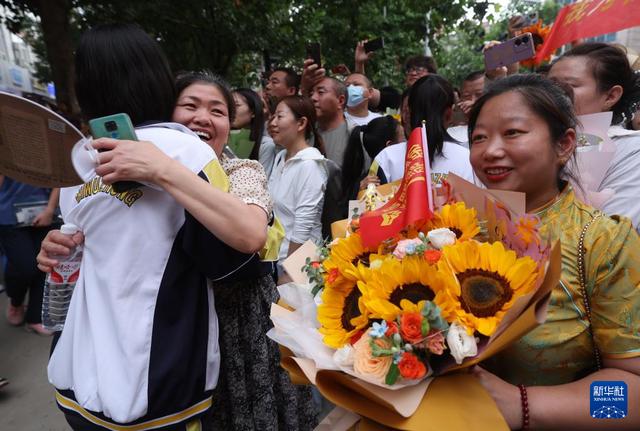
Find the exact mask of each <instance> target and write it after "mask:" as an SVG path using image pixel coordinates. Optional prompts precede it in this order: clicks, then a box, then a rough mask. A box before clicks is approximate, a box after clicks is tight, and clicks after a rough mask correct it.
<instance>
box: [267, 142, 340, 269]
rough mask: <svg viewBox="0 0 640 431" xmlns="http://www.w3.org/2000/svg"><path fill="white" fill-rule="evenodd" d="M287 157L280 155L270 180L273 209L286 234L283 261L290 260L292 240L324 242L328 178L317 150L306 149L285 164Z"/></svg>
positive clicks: (279, 258) (322, 159) (282, 254)
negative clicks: (325, 198)
mask: <svg viewBox="0 0 640 431" xmlns="http://www.w3.org/2000/svg"><path fill="white" fill-rule="evenodd" d="M286 155H287V152H286V151H281V152H279V153H278V154H276V158H275V161H274V164H273V170H272V171H271V177H270V178H269V192H270V193H271V197H272V198H273V204H274V206H273V210H274V212H275V214H276V217H278V219H279V220H280V223H282V225H283V227H284V231H285V238H284V239H283V241H282V245H281V246H280V254H279V257H278V260H279V261H282V260H283V259H284V258H286V257H287V252H288V251H289V243H290V242H291V241H293V242H295V243H298V244H303V243H305V242H306V241H307V240H309V239H311V240H313V241H316V242H317V241H320V240H321V239H322V224H321V220H320V218H321V215H322V204H323V203H324V192H325V189H326V186H327V179H328V171H327V167H326V164H325V161H326V159H325V158H324V157H323V156H322V154H321V153H320V151H318V149H317V148H314V147H309V148H305V149H304V150H302V151H299V152H298V153H297V154H296V155H295V156H293V157H292V158H290V159H289V160H287V161H286V162H285V157H286Z"/></svg>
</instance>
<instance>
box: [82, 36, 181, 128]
mask: <svg viewBox="0 0 640 431" xmlns="http://www.w3.org/2000/svg"><path fill="white" fill-rule="evenodd" d="M75 66H76V95H77V97H78V103H79V105H80V109H81V110H82V113H83V115H84V117H85V118H86V119H92V118H97V117H103V116H105V115H111V114H117V113H120V112H123V113H126V114H128V115H129V117H130V118H131V122H132V123H133V124H134V125H139V124H142V123H145V122H151V121H171V114H172V113H173V109H174V107H175V104H176V90H175V87H174V85H173V76H172V74H171V69H170V68H169V63H168V62H167V59H166V57H165V56H164V54H163V53H162V50H161V49H160V47H159V46H158V44H157V43H156V42H155V41H154V40H153V39H152V38H151V37H150V36H149V35H148V34H146V33H145V32H144V31H142V29H140V27H138V26H137V25H134V24H105V25H99V26H96V27H94V28H92V29H90V30H87V31H86V32H85V33H84V34H83V35H82V37H81V38H80V42H79V44H78V48H77V50H76V58H75Z"/></svg>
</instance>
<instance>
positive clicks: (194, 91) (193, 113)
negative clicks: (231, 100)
mask: <svg viewBox="0 0 640 431" xmlns="http://www.w3.org/2000/svg"><path fill="white" fill-rule="evenodd" d="M173 121H175V122H176V123H180V124H183V125H185V126H186V127H188V128H189V129H190V130H192V131H194V132H195V133H196V134H197V135H198V136H199V137H200V139H202V140H203V141H204V142H206V143H207V144H209V145H210V146H211V147H212V148H213V150H214V151H215V152H216V154H217V155H218V156H220V155H221V154H222V150H223V148H224V146H225V144H226V143H227V139H228V137H229V129H230V124H229V108H228V107H227V103H226V101H225V98H224V96H223V95H222V92H221V91H220V90H219V89H218V88H217V87H216V86H215V85H212V84H207V83H203V82H196V83H194V84H191V85H190V86H188V87H187V88H185V89H184V90H182V93H180V95H179V96H178V101H177V103H176V107H175V109H174V110H173Z"/></svg>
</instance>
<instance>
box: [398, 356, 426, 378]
mask: <svg viewBox="0 0 640 431" xmlns="http://www.w3.org/2000/svg"><path fill="white" fill-rule="evenodd" d="M398 369H399V370H400V375H401V376H402V377H404V378H405V379H410V380H418V379H421V378H423V377H424V376H425V374H427V367H425V366H424V364H423V363H422V361H420V360H419V359H418V357H417V356H416V355H414V354H412V353H409V352H404V353H403V354H402V358H401V359H400V362H399V363H398Z"/></svg>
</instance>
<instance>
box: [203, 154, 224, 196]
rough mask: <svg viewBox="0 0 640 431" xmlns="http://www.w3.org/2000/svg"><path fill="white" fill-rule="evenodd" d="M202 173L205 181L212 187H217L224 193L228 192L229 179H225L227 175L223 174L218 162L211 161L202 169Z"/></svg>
mask: <svg viewBox="0 0 640 431" xmlns="http://www.w3.org/2000/svg"><path fill="white" fill-rule="evenodd" d="M202 172H204V174H205V175H206V176H207V179H208V180H209V182H210V183H211V184H213V186H214V187H217V188H218V189H220V190H222V191H223V192H225V193H228V192H229V178H228V177H227V174H225V172H224V169H222V166H221V165H220V162H219V161H218V160H211V161H210V162H209V163H207V165H206V166H205V167H204V168H202Z"/></svg>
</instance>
